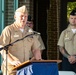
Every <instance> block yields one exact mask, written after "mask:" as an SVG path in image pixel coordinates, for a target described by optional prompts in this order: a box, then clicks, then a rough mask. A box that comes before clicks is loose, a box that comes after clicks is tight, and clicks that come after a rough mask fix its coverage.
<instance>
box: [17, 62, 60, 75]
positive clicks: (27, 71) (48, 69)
mask: <svg viewBox="0 0 76 75" xmlns="http://www.w3.org/2000/svg"><path fill="white" fill-rule="evenodd" d="M16 75H59V74H58V64H57V63H50V62H35V63H34V62H33V63H32V64H30V65H28V66H25V67H23V68H21V69H19V70H18V71H17V74H16Z"/></svg>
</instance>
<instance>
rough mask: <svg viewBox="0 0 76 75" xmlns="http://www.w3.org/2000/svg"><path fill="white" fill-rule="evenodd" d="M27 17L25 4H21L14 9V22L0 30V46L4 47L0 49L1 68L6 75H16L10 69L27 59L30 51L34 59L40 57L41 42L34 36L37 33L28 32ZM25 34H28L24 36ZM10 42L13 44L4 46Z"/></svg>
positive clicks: (39, 58)
mask: <svg viewBox="0 0 76 75" xmlns="http://www.w3.org/2000/svg"><path fill="white" fill-rule="evenodd" d="M27 18H28V12H27V8H26V6H25V5H23V6H21V7H19V8H18V9H17V10H16V11H15V15H14V19H15V22H14V23H13V24H11V25H8V26H6V27H5V28H4V30H3V31H2V34H1V37H0V45H1V47H4V48H3V49H2V50H1V55H2V57H3V63H2V66H1V69H2V72H3V75H6V73H7V75H16V72H14V71H12V69H13V68H14V67H15V66H18V65H19V64H21V63H23V62H25V61H27V60H29V58H30V52H32V53H33V58H34V59H35V60H41V59H42V57H41V51H40V50H42V49H41V43H40V42H39V40H38V38H37V36H36V35H38V34H34V33H33V32H29V30H30V29H31V28H30V27H27V25H26V22H27ZM31 30H32V29H31ZM31 34H33V35H31ZM27 35H29V36H28V37H25V36H27ZM39 36H40V35H39ZM24 37H25V38H24ZM21 38H23V39H22V40H19V41H17V42H15V41H16V40H18V39H21ZM13 42H14V43H13ZM10 43H13V45H12V46H8V47H6V46H7V45H9V44H10ZM6 50H7V51H8V52H7V56H6ZM6 58H7V60H6ZM6 62H7V64H6ZM6 67H7V68H6Z"/></svg>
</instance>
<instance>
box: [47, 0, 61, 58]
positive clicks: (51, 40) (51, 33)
mask: <svg viewBox="0 0 76 75" xmlns="http://www.w3.org/2000/svg"><path fill="white" fill-rule="evenodd" d="M56 1H57V0H50V8H49V10H48V22H47V23H48V25H47V37H48V39H47V40H48V42H47V49H48V50H47V58H48V59H59V51H58V49H57V41H58V32H59V29H58V28H59V26H58V25H59V10H60V9H59V1H57V2H56Z"/></svg>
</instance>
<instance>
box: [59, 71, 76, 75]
mask: <svg viewBox="0 0 76 75" xmlns="http://www.w3.org/2000/svg"><path fill="white" fill-rule="evenodd" d="M59 75H76V73H75V72H73V71H59Z"/></svg>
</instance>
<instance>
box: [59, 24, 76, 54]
mask: <svg viewBox="0 0 76 75" xmlns="http://www.w3.org/2000/svg"><path fill="white" fill-rule="evenodd" d="M58 45H59V46H61V47H64V48H65V50H66V51H67V52H68V54H70V55H76V33H73V32H72V30H71V26H70V25H69V26H68V28H67V29H65V30H64V31H63V32H62V33H61V35H60V38H59V41H58Z"/></svg>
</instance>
